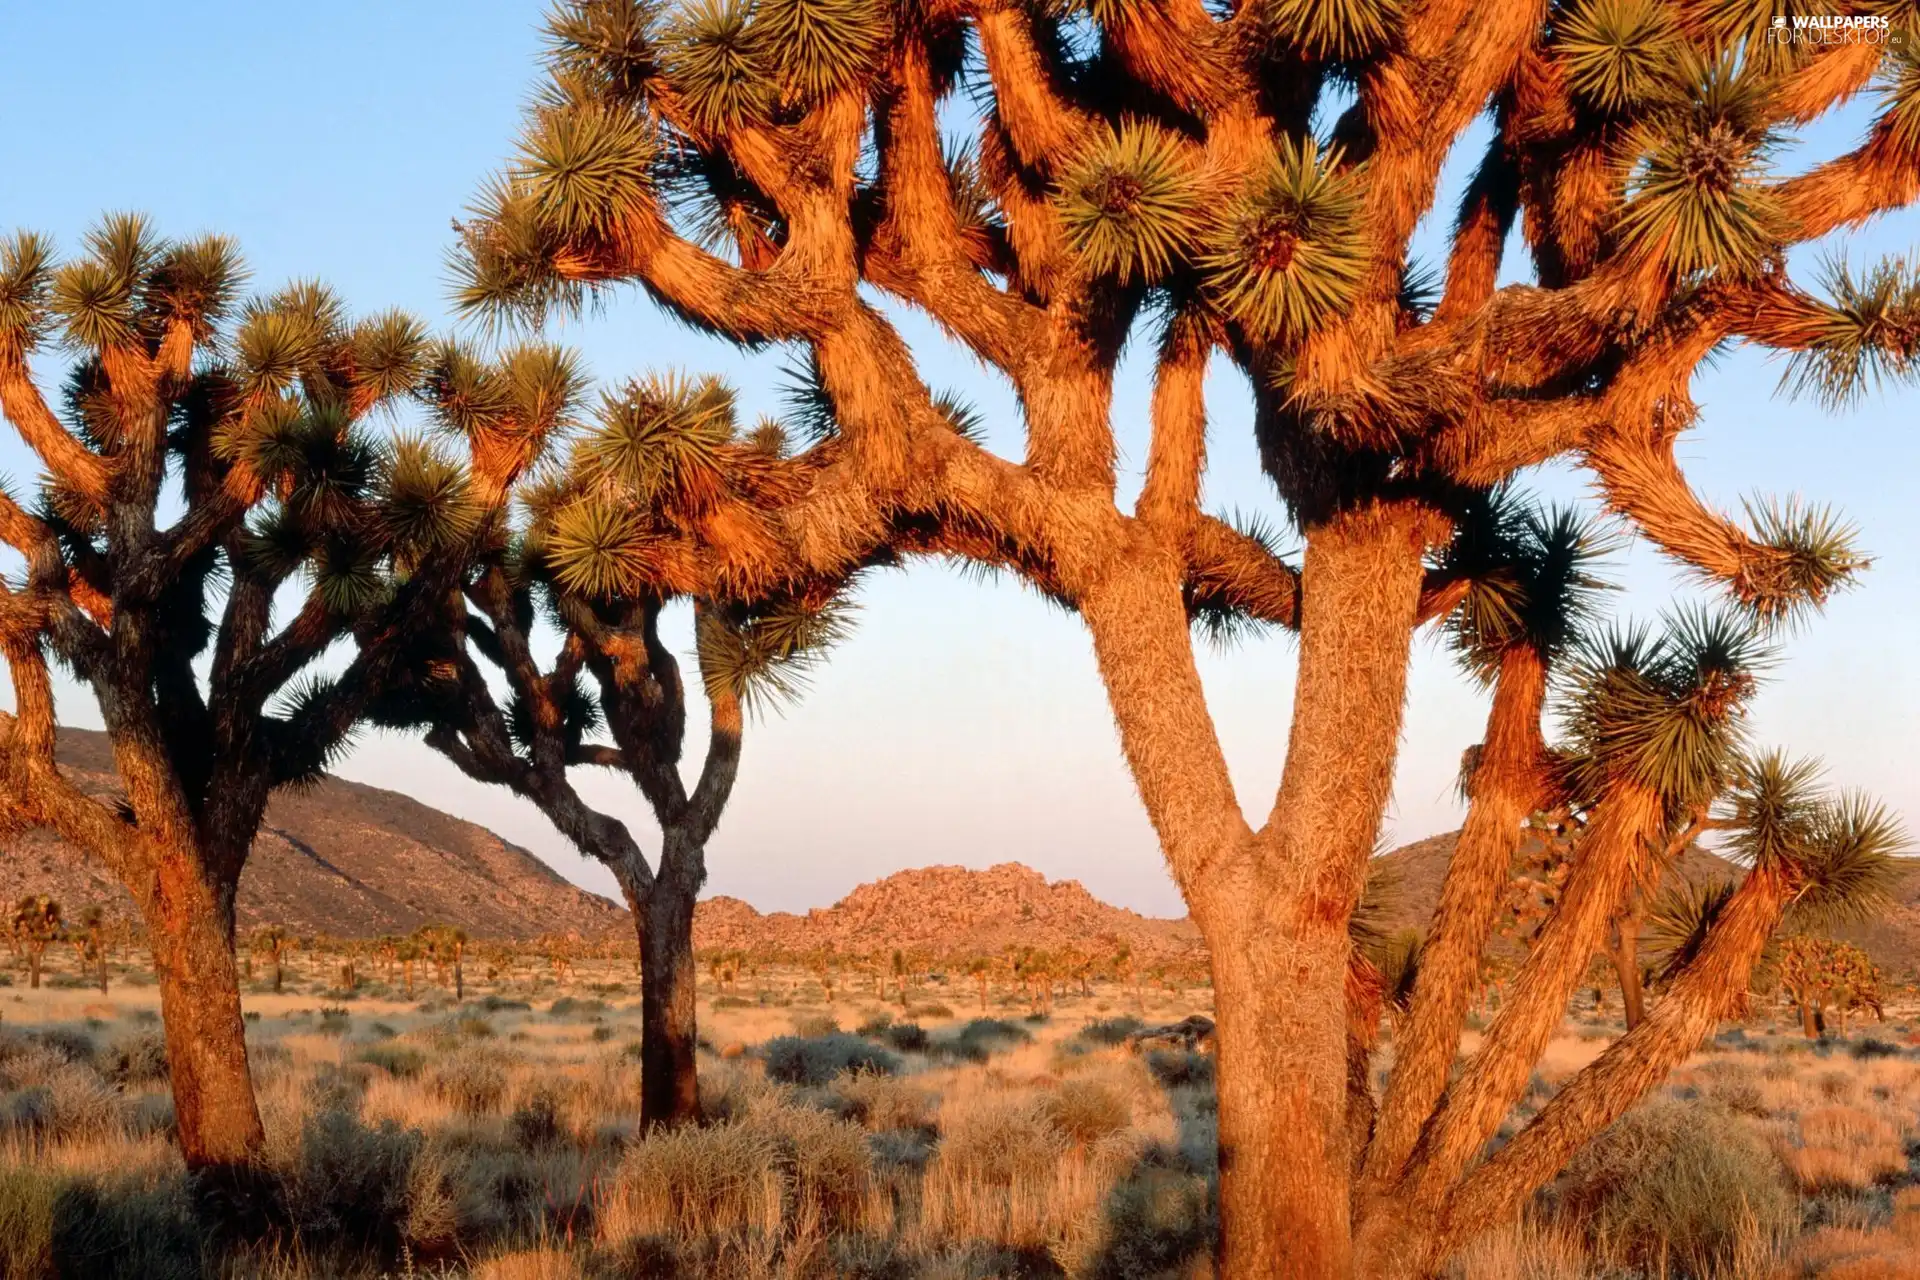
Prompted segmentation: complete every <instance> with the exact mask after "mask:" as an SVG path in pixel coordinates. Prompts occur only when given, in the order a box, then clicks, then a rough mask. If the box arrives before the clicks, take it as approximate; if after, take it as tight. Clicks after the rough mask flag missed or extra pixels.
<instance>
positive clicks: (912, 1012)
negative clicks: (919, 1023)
mask: <svg viewBox="0 0 1920 1280" xmlns="http://www.w3.org/2000/svg"><path fill="white" fill-rule="evenodd" d="M907 1016H908V1017H909V1018H951V1017H952V1016H953V1010H952V1009H949V1008H948V1007H947V1006H946V1005H944V1004H941V1003H940V1002H939V1001H937V1000H936V1001H932V1002H929V1003H927V1004H916V1005H914V1006H913V1007H912V1008H910V1009H908V1010H907Z"/></svg>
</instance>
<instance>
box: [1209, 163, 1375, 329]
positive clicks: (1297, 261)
mask: <svg viewBox="0 0 1920 1280" xmlns="http://www.w3.org/2000/svg"><path fill="white" fill-rule="evenodd" d="M1339 166H1340V156H1339V153H1338V152H1337V151H1331V152H1326V153H1322V152H1321V151H1320V149H1319V145H1318V144H1317V143H1316V142H1314V141H1313V140H1312V139H1308V140H1306V141H1305V142H1295V141H1294V140H1292V139H1291V138H1283V139H1281V141H1280V143H1279V144H1278V146H1277V147H1276V149H1275V152H1274V156H1273V159H1272V161H1271V162H1270V163H1268V164H1267V165H1266V166H1265V167H1264V168H1263V169H1261V170H1260V171H1259V173H1258V174H1257V175H1256V176H1255V177H1254V178H1253V179H1252V180H1251V181H1250V182H1249V183H1248V184H1247V185H1246V187H1245V188H1244V189H1243V190H1241V192H1240V193H1239V194H1238V195H1237V196H1236V197H1235V199H1234V200H1233V201H1232V203H1231V204H1230V205H1228V207H1227V209H1226V212H1225V214H1224V216H1223V217H1222V218H1221V219H1220V220H1219V222H1218V223H1217V224H1216V225H1215V226H1213V227H1211V228H1210V229H1209V230H1208V232H1207V234H1206V237H1205V241H1204V246H1205V247H1204V251H1203V253H1202V255H1201V264H1202V265H1203V266H1204V267H1205V268H1206V269H1207V272H1208V287H1209V288H1210V290H1211V291H1212V295H1213V297H1214V298H1215V300H1216V301H1217V302H1218V304H1219V306H1220V308H1221V309H1222V310H1224V311H1225V312H1226V313H1227V314H1228V315H1230V316H1232V317H1233V318H1234V319H1235V320H1237V321H1239V322H1240V323H1241V324H1242V325H1244V326H1246V328H1247V329H1248V330H1249V331H1251V332H1252V333H1254V334H1256V335H1259V336H1260V337H1262V338H1263V339H1267V340H1274V339H1278V340H1282V341H1295V340H1297V339H1299V338H1301V337H1303V336H1304V335H1306V334H1308V333H1311V332H1313V331H1314V330H1315V329H1317V328H1319V327H1320V326H1322V325H1323V324H1325V323H1327V322H1328V321H1329V320H1331V319H1332V318H1333V317H1334V316H1336V315H1338V314H1340V313H1342V312H1343V311H1344V310H1345V309H1346V308H1347V307H1348V306H1349V305H1350V304H1351V303H1352V301H1353V299H1354V296H1355V293H1356V291H1357V290H1358V288H1359V284H1360V280H1361V277H1362V275H1363V274H1364V272H1365V270H1366V263H1367V260H1368V250H1367V247H1366V245H1365V243H1364V242H1363V240H1362V234H1363V232H1362V223H1361V216H1360V197H1359V192H1358V189H1357V187H1356V186H1355V184H1354V183H1353V181H1352V180H1351V178H1350V177H1348V176H1347V175H1345V174H1343V173H1342V172H1341V171H1340V167H1339Z"/></svg>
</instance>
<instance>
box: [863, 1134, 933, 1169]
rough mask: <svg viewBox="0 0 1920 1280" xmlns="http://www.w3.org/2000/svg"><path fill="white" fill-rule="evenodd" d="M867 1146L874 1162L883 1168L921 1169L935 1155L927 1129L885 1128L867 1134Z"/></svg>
mask: <svg viewBox="0 0 1920 1280" xmlns="http://www.w3.org/2000/svg"><path fill="white" fill-rule="evenodd" d="M867 1147H868V1149H869V1150H871V1151H872V1152H873V1163H874V1165H875V1166H876V1167H879V1168H882V1169H909V1170H913V1171H916V1172H917V1171H919V1170H921V1169H924V1168H925V1167H926V1164H927V1161H928V1159H930V1158H931V1157H932V1155H933V1144H932V1143H931V1141H929V1139H928V1136H927V1131H926V1130H925V1129H883V1130H881V1131H880V1132H878V1133H870V1134H868V1135H867Z"/></svg>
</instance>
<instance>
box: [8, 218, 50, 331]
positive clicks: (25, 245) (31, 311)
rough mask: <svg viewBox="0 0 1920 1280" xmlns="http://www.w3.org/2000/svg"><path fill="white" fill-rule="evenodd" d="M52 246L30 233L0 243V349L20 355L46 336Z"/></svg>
mask: <svg viewBox="0 0 1920 1280" xmlns="http://www.w3.org/2000/svg"><path fill="white" fill-rule="evenodd" d="M52 289H53V242H52V241H51V240H49V239H47V237H45V236H42V235H38V234H35V233H34V232H31V231H17V232H15V233H14V234H13V235H11V236H9V237H7V238H6V239H5V240H4V241H0V348H4V349H10V350H12V351H13V352H14V353H16V354H18V353H22V352H25V351H27V350H30V349H31V348H33V347H34V346H36V345H38V343H39V342H40V341H41V339H42V338H43V337H44V336H45V334H46V329H47V322H48V317H47V304H48V302H49V300H50V298H51V295H52Z"/></svg>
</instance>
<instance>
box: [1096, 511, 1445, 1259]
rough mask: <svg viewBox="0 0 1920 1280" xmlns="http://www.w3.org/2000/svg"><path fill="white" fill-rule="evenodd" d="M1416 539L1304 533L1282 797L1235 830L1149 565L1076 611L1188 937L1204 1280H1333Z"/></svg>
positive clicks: (1384, 527) (1217, 760)
mask: <svg viewBox="0 0 1920 1280" xmlns="http://www.w3.org/2000/svg"><path fill="white" fill-rule="evenodd" d="M1429 532H1431V530H1429V529H1428V528H1427V525H1426V521H1425V520H1424V519H1423V518H1422V517H1421V516H1420V514H1419V513H1418V512H1416V511H1415V510H1413V509H1410V508H1378V507H1375V508H1367V509H1365V510H1361V511H1357V512H1350V513H1344V514H1341V515H1338V516H1336V517H1334V518H1332V519H1330V520H1329V521H1327V522H1324V523H1321V524H1318V525H1316V526H1315V527H1314V528H1313V529H1312V530H1311V531H1310V532H1309V535H1308V542H1307V553H1306V563H1305V569H1304V585H1303V593H1304V601H1305V604H1304V609H1303V616H1302V627H1301V642H1300V671H1299V679H1298V684H1297V687H1296V692H1295V699H1294V716H1293V725H1292V730H1291V737H1290V739H1289V744H1288V752H1287V766H1286V771H1285V774H1284V776H1283V778H1282V780H1281V786H1280V792H1279V796H1278V798H1277V800H1276V802H1275V805H1274V809H1273V812H1272V815H1271V817H1270V818H1269V821H1268V824H1267V827H1266V829H1265V831H1264V832H1263V834H1262V836H1261V837H1259V838H1255V837H1254V836H1253V835H1252V833H1251V832H1250V831H1248V829H1247V826H1246V822H1245V820H1244V818H1243V817H1242V816H1241V814H1240V811H1239V804H1238V801H1237V799H1236V797H1235V795H1234V792H1233V787H1232V783H1231V781H1230V779H1229V777H1228V774H1227V770H1226V764H1225V760H1224V758H1223V757H1222V755H1221V753H1220V749H1219V742H1218V738H1217V736H1216V735H1215V733H1214V731H1213V725H1212V722H1211V718H1210V717H1209V715H1208V713H1207V709H1206V701H1205V696H1204V692H1203V690H1202V689H1201V686H1200V681H1199V676H1198V672H1197V670H1196V669H1195V667H1194V663H1193V653H1192V641H1191V636H1190V633H1189V629H1188V624H1187V619H1186V615H1185V612H1184V609H1183V607H1182V603H1181V599H1180V594H1179V585H1178V583H1179V575H1178V573H1177V571H1176V570H1175V569H1174V567H1173V566H1172V565H1171V564H1161V563H1158V562H1156V559H1155V557H1154V554H1153V552H1152V550H1151V549H1149V548H1142V549H1140V550H1139V552H1138V553H1137V554H1129V555H1128V557H1127V558H1126V561H1125V563H1124V564H1123V565H1122V566H1118V567H1115V568H1114V569H1113V570H1112V571H1111V572H1109V573H1108V574H1106V575H1105V576H1104V577H1103V578H1102V579H1101V580H1100V581H1099V582H1098V584H1097V586H1096V587H1095V588H1094V589H1092V590H1089V591H1087V592H1085V593H1084V594H1083V595H1082V597H1081V599H1080V610H1081V615H1082V617H1083V618H1084V619H1085V620H1086V622H1087V626H1088V630H1089V631H1090V632H1091V633H1092V636H1093V641H1094V648H1095V653H1096V655H1097V656H1098V658H1099V662H1100V669H1101V676H1102V679H1103V680H1104V681H1105V683H1106V687H1107V691H1108V697H1109V699H1110V701H1111V703H1112V706H1113V712H1114V718H1115V721H1116V722H1117V724H1118V726H1119V729H1120V735H1121V743H1122V746H1123V748H1124V750H1125V752H1126V755H1127V760H1128V764H1129V766H1130V767H1131V769H1132V771H1133V776H1134V779H1135V782H1136V784H1137V785H1138V786H1139V788H1140V793H1141V797H1142V800H1143V801H1144V802H1145V804H1146V808H1147V813H1148V815H1149V817H1150V818H1151V819H1152V821H1153V823H1154V827H1155V830H1156V831H1157V832H1158V834H1159V836H1160V841H1161V847H1162V850H1163V851H1164V853H1165V854H1166V858H1167V862H1168V865H1169V867H1170V868H1171V870H1172V872H1173V874H1174V877H1175V879H1176V880H1177V881H1178V883H1179V884H1180V887H1181V890H1182V892H1183V893H1184V894H1185V895H1186V897H1187V901H1188V905H1189V906H1190V907H1191V908H1192V910H1193V913H1194V917H1195V919H1196V921H1197V922H1198V923H1199V925H1200V928H1201V930H1202V932H1203V933H1204V934H1205V936H1206V939H1207V944H1208V950H1209V953H1210V956H1211V964H1212V969H1213V978H1214V990H1215V999H1216V1005H1217V1008H1218V1021H1217V1027H1216V1032H1215V1044H1216V1051H1217V1054H1218V1061H1219V1073H1218V1081H1219V1134H1220V1212H1221V1237H1220V1249H1219V1258H1218V1263H1219V1271H1220V1274H1221V1275H1223V1276H1227V1277H1234V1278H1236V1280H1238V1278H1240V1277H1259V1278H1260V1280H1268V1278H1269V1277H1274V1278H1280V1277H1302V1278H1306V1277H1311V1278H1312V1280H1327V1278H1329V1277H1333V1278H1336V1280H1337V1278H1338V1277H1344V1276H1347V1275H1350V1274H1351V1243H1350V1237H1349V1216H1348V1184H1349V1179H1350V1173H1351V1149H1352V1142H1351V1135H1350V1131H1349V1106H1348V1080H1349V1072H1348V1068H1349V1056H1348V1034H1347V1031H1348V1009H1347V996H1346V982H1347V970H1348V959H1349V956H1350V954H1351V950H1352V948H1351V944H1350V942H1349V939H1348V936H1347V921H1348V919H1349V917H1350V916H1351V915H1352V912H1353V908H1354V906H1355V904H1356V903H1357V902H1358V901H1359V897H1360V892H1361V889H1362V887H1363V885H1364V882H1365V877H1366V867H1367V858H1368V855H1369V854H1370V853H1371V852H1372V849H1373V842H1374V839H1375V837H1376V835H1377V833H1378V830H1379V822H1380V816H1381V813H1382V812H1383V810H1384V809H1385V806H1386V800H1387V794H1388V791H1389V788H1390V786H1391V783H1392V774H1393V762H1394V757H1395V755H1396V751H1397V748H1398V739H1399V731H1400V717H1401V709H1402V699H1403V696H1404V693H1405V685H1406V669H1407V656H1408V648H1409V644H1410V642H1411V639H1412V633H1413V625H1414V616H1415V611H1416V609H1417V605H1418V599H1419V593H1420V583H1421V576H1422V562H1421V557H1422V552H1423V550H1424V546H1425V542H1426V535H1427V534H1428V533H1429Z"/></svg>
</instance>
